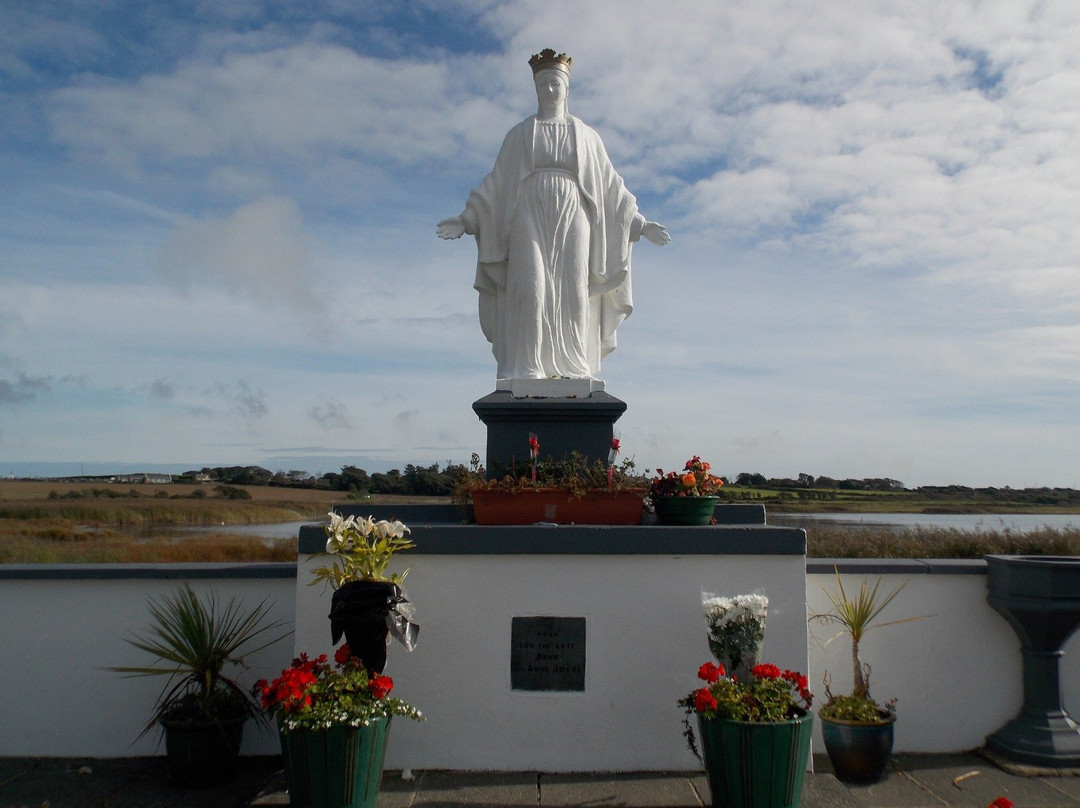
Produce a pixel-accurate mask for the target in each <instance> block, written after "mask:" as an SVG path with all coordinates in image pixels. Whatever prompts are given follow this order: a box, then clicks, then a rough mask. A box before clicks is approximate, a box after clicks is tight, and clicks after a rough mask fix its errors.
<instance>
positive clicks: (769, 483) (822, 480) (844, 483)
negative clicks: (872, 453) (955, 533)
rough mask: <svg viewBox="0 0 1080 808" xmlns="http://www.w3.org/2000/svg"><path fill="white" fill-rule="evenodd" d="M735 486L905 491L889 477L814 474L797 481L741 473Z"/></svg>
mask: <svg viewBox="0 0 1080 808" xmlns="http://www.w3.org/2000/svg"><path fill="white" fill-rule="evenodd" d="M734 484H735V485H741V486H744V487H746V488H830V489H840V490H841V491H903V490H904V484H903V483H902V482H900V481H899V480H893V479H890V478H889V477H868V478H866V479H862V480H856V479H854V478H848V479H845V480H836V479H833V478H832V477H815V476H814V475H813V474H806V473H800V474H799V476H798V477H797V478H795V479H791V478H788V477H779V478H777V477H768V478H767V477H765V475H763V474H752V473H750V472H748V471H744V472H742V473H740V474H739V475H738V476H737V477H736V478H735V481H734Z"/></svg>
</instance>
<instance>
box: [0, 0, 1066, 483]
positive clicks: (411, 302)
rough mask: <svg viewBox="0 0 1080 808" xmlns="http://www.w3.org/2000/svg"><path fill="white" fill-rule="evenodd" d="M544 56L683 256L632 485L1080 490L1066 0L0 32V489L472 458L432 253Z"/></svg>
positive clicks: (195, 12) (464, 309) (524, 8)
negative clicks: (732, 482) (791, 480)
mask: <svg viewBox="0 0 1080 808" xmlns="http://www.w3.org/2000/svg"><path fill="white" fill-rule="evenodd" d="M298 6H299V7H301V8H297V7H298ZM544 47H553V48H555V49H556V50H558V51H565V52H567V53H569V54H570V55H571V56H573V58H574V67H573V71H572V73H573V75H572V76H571V90H570V108H571V112H573V113H574V114H576V115H578V116H579V117H581V118H583V119H584V120H585V121H586V122H587V123H589V124H591V125H592V126H593V127H594V128H595V129H597V130H598V131H599V132H600V134H601V136H602V137H603V138H604V141H605V144H606V145H607V148H608V151H609V153H610V155H611V157H612V161H613V162H614V163H615V166H616V168H617V169H618V170H619V171H620V173H621V174H622V175H623V177H624V179H625V180H626V183H627V185H628V186H629V188H630V189H631V190H632V191H633V192H634V193H635V195H636V196H637V197H638V201H639V205H640V207H641V208H642V211H643V212H644V213H645V215H646V216H648V217H649V218H650V219H653V220H656V221H660V222H662V223H663V224H665V225H666V226H667V227H668V229H669V230H670V232H671V234H672V237H673V243H672V244H670V245H669V246H667V247H664V248H657V247H655V246H653V245H650V244H647V243H644V242H643V243H641V244H639V245H637V246H636V248H635V251H634V303H635V310H634V313H633V315H632V316H631V317H630V318H629V319H628V320H627V321H626V322H625V323H624V324H623V326H622V327H621V328H620V331H619V348H618V349H617V350H616V351H615V352H614V353H613V354H611V356H609V357H608V359H607V360H606V361H605V364H604V368H603V372H602V376H603V378H604V379H605V381H606V383H607V389H608V392H610V393H611V394H613V395H615V396H617V397H619V398H621V399H623V400H624V401H626V402H627V405H628V410H627V414H626V415H625V416H624V417H623V418H622V419H621V420H620V421H619V423H618V424H617V426H618V428H619V430H620V432H621V438H622V443H623V446H624V451H625V452H626V453H627V454H628V455H631V456H633V457H634V458H635V459H636V461H637V463H638V466H639V467H640V468H643V469H644V468H655V467H656V466H661V467H665V468H671V467H675V466H681V464H682V462H683V461H684V460H685V459H686V458H687V457H689V456H690V455H692V454H700V455H702V456H703V457H704V458H705V459H706V460H709V461H710V462H711V463H712V464H713V466H714V468H716V469H717V470H718V471H720V473H724V474H729V475H735V474H738V473H739V472H741V471H754V472H761V473H763V474H766V475H768V476H795V475H797V474H798V473H800V472H805V473H809V474H814V475H828V476H832V477H877V476H890V477H894V478H897V479H900V480H902V481H904V482H905V483H906V484H908V485H923V484H948V483H960V484H968V485H1012V486H1032V485H1062V486H1072V487H1080V454H1078V452H1077V448H1076V447H1077V446H1080V418H1078V402H1080V106H1078V105H1077V98H1078V97H1080V5H1077V4H1076V3H1074V2H1072V0H1047V1H1046V2H1022V1H1021V0H1001V1H1000V2H996V1H994V0H987V1H984V2H972V1H965V0H957V1H956V2H951V3H944V4H943V3H939V2H936V1H930V0H927V1H926V2H921V1H919V0H912V2H907V3H903V4H896V3H885V2H881V3H878V2H872V3H867V2H865V1H864V0H838V1H837V2H832V3H827V4H824V3H820V2H818V0H806V1H805V2H804V1H803V0H782V1H781V0H755V1H754V2H743V1H742V0H739V1H738V2H735V1H724V2H719V1H718V2H715V3H712V2H710V3H702V2H700V0H693V2H688V1H687V0H667V2H665V3H663V4H658V3H655V2H654V0H611V1H610V2H608V1H607V0H600V1H599V2H589V3H568V2H558V1H556V2H548V3H544V4H540V5H537V4H536V3H531V2H523V1H522V2H519V1H518V0H508V1H506V2H495V1H493V0H474V1H471V2H470V1H469V0H439V2H434V1H432V2H412V3H401V2H397V1H396V0H386V1H385V2H383V0H372V1H371V2H366V3H346V2H332V1H331V2H324V3H318V2H312V3H304V4H297V3H293V2H270V1H269V0H267V1H266V2H257V1H256V0H252V1H251V2H230V3H209V2H183V3H180V2H178V3H161V4H149V3H135V2H108V0H79V2H47V1H46V2H35V3H17V2H0V108H2V109H3V114H2V115H0V143H2V149H0V186H2V188H3V193H0V474H7V473H9V471H13V470H15V471H22V470H24V469H26V468H28V467H27V466H25V465H23V464H27V463H60V464H67V465H68V467H69V468H73V469H74V470H76V471H77V470H78V469H79V468H80V467H81V468H87V466H89V467H90V468H91V469H93V470H95V471H98V470H102V469H112V468H117V469H118V468H119V467H121V466H125V467H127V466H130V465H135V466H149V465H150V464H159V463H169V464H177V465H179V466H181V467H184V468H194V467H200V466H204V465H223V464H230V465H231V464H257V465H262V466H266V467H267V468H270V469H272V470H277V469H283V470H288V469H304V470H307V471H310V472H313V473H314V472H321V471H334V470H337V469H338V468H340V466H341V465H343V464H346V463H350V464H357V465H361V466H363V467H365V468H367V469H369V470H372V471H374V470H379V469H381V468H386V467H389V466H399V467H400V466H401V465H403V464H405V463H410V462H411V463H433V462H440V463H445V462H447V461H449V460H452V461H454V462H464V461H467V459H468V457H469V454H470V453H471V452H473V451H478V452H481V453H482V452H483V449H484V444H485V433H484V428H483V425H482V424H481V423H480V422H479V421H478V420H477V419H476V417H475V415H474V414H473V412H472V409H471V404H472V402H473V401H474V400H476V399H478V398H481V397H482V396H484V395H486V394H487V393H489V392H491V390H492V389H494V381H495V380H494V374H495V365H494V360H493V359H492V357H491V355H490V351H489V347H488V345H487V343H486V342H485V341H484V339H483V336H482V335H481V333H480V329H479V325H478V323H477V318H476V295H475V292H474V291H473V290H472V277H473V272H474V267H475V257H476V255H475V247H474V245H473V243H472V241H471V239H468V238H465V239H462V240H460V241H455V242H442V241H440V240H439V239H437V238H436V237H435V234H434V230H435V223H436V222H437V221H438V220H440V219H442V218H444V217H447V216H452V215H455V214H457V213H458V212H460V210H461V208H462V206H463V204H464V201H465V198H466V197H467V195H468V192H469V190H470V189H471V188H472V187H474V186H475V185H476V184H478V183H479V181H480V180H481V179H482V178H483V176H484V174H485V173H486V172H487V171H488V170H490V168H491V164H492V162H493V161H494V157H495V153H496V151H497V149H498V146H499V143H500V142H501V140H502V137H503V135H504V134H505V133H506V131H507V130H508V129H509V128H510V126H512V125H513V124H514V123H516V122H517V121H518V120H520V119H521V118H523V117H525V116H527V115H530V114H532V113H533V112H535V106H536V102H535V95H534V93H533V89H532V82H531V74H530V71H529V68H528V64H527V61H528V58H529V56H530V55H531V54H532V53H534V52H537V51H539V50H540V49H541V48H544Z"/></svg>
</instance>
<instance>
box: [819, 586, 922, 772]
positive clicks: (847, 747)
mask: <svg viewBox="0 0 1080 808" xmlns="http://www.w3.org/2000/svg"><path fill="white" fill-rule="evenodd" d="M904 585H905V584H903V583H901V584H900V585H899V586H897V587H896V588H895V589H893V590H892V591H891V592H889V594H887V595H880V594H879V592H878V590H879V587H880V586H881V579H880V578H879V579H878V580H877V581H876V582H875V583H874V585H873V586H870V585H868V584H867V582H866V581H863V582H862V583H861V584H860V586H859V592H858V594H857V595H849V594H848V592H847V591H846V590H845V589H844V584H843V581H842V580H841V578H840V573H839V571H837V572H836V590H835V591H831V590H825V596H826V597H827V598H828V599H829V603H830V604H831V605H832V611H830V612H827V613H824V614H815V615H812V616H811V619H816V620H823V621H825V622H828V623H834V624H836V625H838V626H840V628H841V631H840V632H839V633H838V634H837V635H835V636H834V637H833V638H831V639H835V637H839V636H843V635H844V634H846V635H847V636H848V637H850V639H851V666H852V685H853V686H852V690H851V693H849V694H847V695H840V696H837V695H833V693H832V692H831V690H830V689H829V685H830V677H829V675H828V673H826V674H825V696H826V699H827V701H826V703H825V705H824V706H823V707H822V708H821V710H820V711H819V712H818V715H819V716H820V717H821V732H822V736H823V737H824V739H825V751H826V752H827V753H828V755H829V761H830V762H831V763H832V766H833V770H834V771H835V773H836V776H837V777H838V778H839V779H840V780H843V781H845V782H849V783H876V782H877V781H878V780H880V779H881V776H882V774H883V773H884V771H885V766H886V764H887V763H888V761H889V755H890V754H892V746H893V725H894V724H895V722H896V710H895V703H896V700H895V699H893V700H892V701H889V702H886V703H885V704H882V703H880V702H878V701H876V700H875V699H874V698H873V697H872V696H871V695H870V666H869V665H868V664H866V663H865V662H863V660H862V658H861V656H860V652H859V644H860V643H861V642H862V640H863V638H864V637H865V636H866V633H867V632H868V631H869V630H870V629H871V628H874V627H881V626H889V625H895V624H897V623H906V622H909V621H911V620H920V619H922V618H921V617H909V618H905V619H901V620H893V621H890V622H888V623H880V624H877V625H876V626H875V622H874V621H875V620H877V618H878V617H879V616H880V615H881V613H882V612H883V611H884V610H885V607H887V606H888V605H889V604H890V603H892V601H893V599H894V598H895V597H896V596H897V595H898V594H900V590H902V589H903V588H904Z"/></svg>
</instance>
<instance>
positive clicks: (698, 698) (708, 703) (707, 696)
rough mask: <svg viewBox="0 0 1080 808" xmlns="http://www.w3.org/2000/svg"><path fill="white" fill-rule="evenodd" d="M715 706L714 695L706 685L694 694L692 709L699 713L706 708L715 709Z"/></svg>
mask: <svg viewBox="0 0 1080 808" xmlns="http://www.w3.org/2000/svg"><path fill="white" fill-rule="evenodd" d="M716 707H717V704H716V696H714V695H713V694H712V692H711V691H710V690H709V688H707V687H703V688H701V690H699V691H697V692H696V693H695V694H694V709H695V710H697V711H698V712H699V713H703V712H705V711H706V710H715V709H716Z"/></svg>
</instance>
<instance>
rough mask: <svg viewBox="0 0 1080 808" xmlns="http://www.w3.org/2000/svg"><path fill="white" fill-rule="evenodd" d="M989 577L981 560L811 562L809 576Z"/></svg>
mask: <svg viewBox="0 0 1080 808" xmlns="http://www.w3.org/2000/svg"><path fill="white" fill-rule="evenodd" d="M834 568H836V569H839V570H840V572H842V573H843V574H845V575H986V561H984V560H983V559H981V558H808V559H806V574H807V575H828V574H830V573H832V571H833V569H834Z"/></svg>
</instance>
